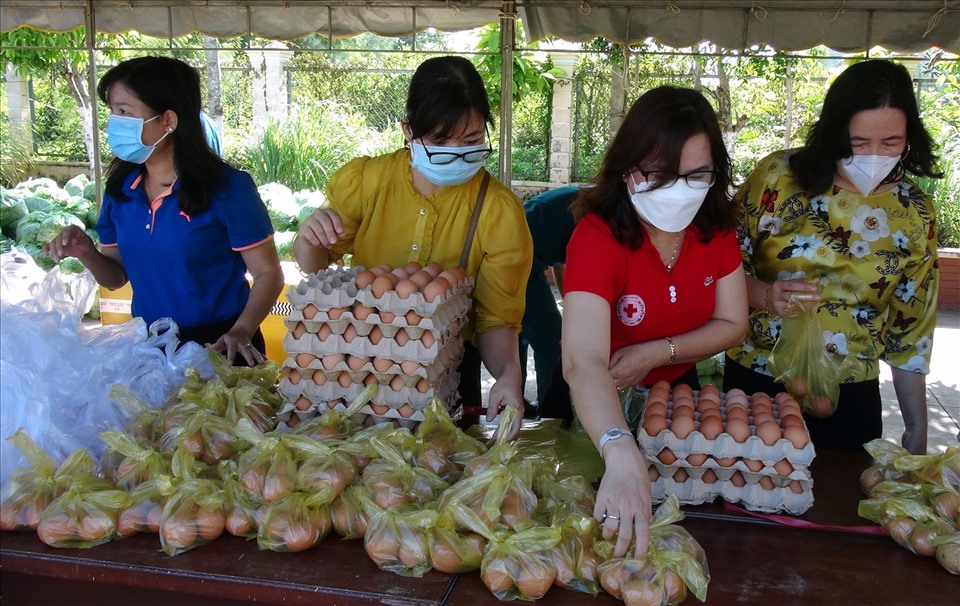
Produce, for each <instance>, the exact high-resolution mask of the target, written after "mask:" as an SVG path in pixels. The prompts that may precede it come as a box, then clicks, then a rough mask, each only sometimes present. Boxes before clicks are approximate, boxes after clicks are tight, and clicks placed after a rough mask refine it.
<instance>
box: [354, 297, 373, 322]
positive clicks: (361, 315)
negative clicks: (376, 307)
mask: <svg viewBox="0 0 960 606" xmlns="http://www.w3.org/2000/svg"><path fill="white" fill-rule="evenodd" d="M351 313H353V317H354V318H356V319H357V320H366V319H367V316H369V315H370V314H371V313H373V308H372V307H367V306H366V305H364V304H363V303H361V302H360V301H357V302H356V303H354V304H353V309H352V311H351Z"/></svg>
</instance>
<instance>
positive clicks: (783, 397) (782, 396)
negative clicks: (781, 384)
mask: <svg viewBox="0 0 960 606" xmlns="http://www.w3.org/2000/svg"><path fill="white" fill-rule="evenodd" d="M787 400H793V396H791V395H790V393H789V392H786V391H781V392H780V393H778V394H777V395H775V396H773V401H774V403H775V404H776V405H777V406H780V405H781V404H783V403H784V402H785V401H787Z"/></svg>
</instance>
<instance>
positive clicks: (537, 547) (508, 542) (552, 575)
mask: <svg viewBox="0 0 960 606" xmlns="http://www.w3.org/2000/svg"><path fill="white" fill-rule="evenodd" d="M560 538H561V533H560V529H559V528H553V527H546V526H535V527H533V528H529V529H527V530H524V531H522V532H518V533H516V534H506V533H500V534H498V535H497V536H496V537H495V538H494V539H493V540H491V541H490V544H489V546H488V547H487V552H486V554H484V556H483V562H482V563H481V565H480V578H481V579H482V580H483V584H484V585H486V586H487V589H489V590H490V591H491V592H492V593H493V595H494V596H496V598H497V599H499V600H514V599H522V600H538V599H540V598H542V597H543V596H544V595H545V594H546V593H547V591H549V590H550V587H552V586H553V584H554V582H555V581H556V579H557V568H556V566H555V565H554V563H553V552H554V550H555V549H556V547H557V544H558V543H560Z"/></svg>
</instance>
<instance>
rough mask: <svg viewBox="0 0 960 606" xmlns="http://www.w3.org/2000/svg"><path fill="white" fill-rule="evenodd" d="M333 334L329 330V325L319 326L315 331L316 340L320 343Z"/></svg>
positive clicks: (330, 329) (331, 330)
mask: <svg viewBox="0 0 960 606" xmlns="http://www.w3.org/2000/svg"><path fill="white" fill-rule="evenodd" d="M332 334H333V329H332V328H330V325H329V324H321V325H320V330H318V331H317V339H318V340H320V341H326V340H327V337H329V336H330V335H332Z"/></svg>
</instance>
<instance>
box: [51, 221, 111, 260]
mask: <svg viewBox="0 0 960 606" xmlns="http://www.w3.org/2000/svg"><path fill="white" fill-rule="evenodd" d="M96 250H97V247H96V245H94V243H93V240H91V239H90V236H88V235H87V234H86V233H84V231H83V230H82V229H80V228H79V227H77V226H76V225H71V226H69V227H67V228H65V229H64V230H63V231H61V232H60V233H59V234H57V236H56V237H55V238H54V239H53V240H50V242H48V243H46V244H44V245H43V248H41V249H40V252H41V253H43V254H45V255H49V256H50V258H51V259H53V262H54V263H59V262H60V260H61V259H63V258H65V257H76V258H77V259H80V261H81V262H83V260H84V259H85V258H87V257H88V256H89V255H90V254H91V253H93V252H95V251H96Z"/></svg>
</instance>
